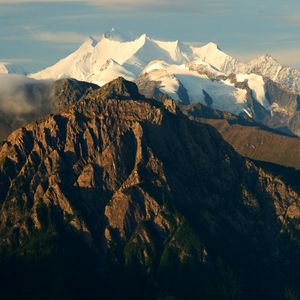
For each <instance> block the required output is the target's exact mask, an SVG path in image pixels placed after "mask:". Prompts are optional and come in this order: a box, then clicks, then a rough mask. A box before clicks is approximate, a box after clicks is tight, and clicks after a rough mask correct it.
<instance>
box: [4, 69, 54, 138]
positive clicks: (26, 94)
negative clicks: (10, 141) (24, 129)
mask: <svg viewBox="0 0 300 300" xmlns="http://www.w3.org/2000/svg"><path fill="white" fill-rule="evenodd" d="M52 84H53V81H39V80H34V79H30V78H28V77H26V76H24V75H12V74H9V75H7V74H5V75H0V138H1V136H2V137H4V136H5V135H7V134H8V133H9V132H10V131H12V130H14V129H16V128H18V127H20V126H22V125H24V124H26V123H28V122H30V121H33V120H35V119H38V118H40V117H42V116H44V115H46V114H48V113H50V112H51V105H50V101H49V93H50V90H51V85H52Z"/></svg>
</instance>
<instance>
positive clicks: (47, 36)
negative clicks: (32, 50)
mask: <svg viewBox="0 0 300 300" xmlns="http://www.w3.org/2000/svg"><path fill="white" fill-rule="evenodd" d="M31 38H32V39H33V40H37V41H43V42H52V43H80V42H82V41H84V40H85V39H86V38H87V36H86V35H84V34H80V33H76V32H51V31H44V32H36V33H33V34H32V35H31Z"/></svg>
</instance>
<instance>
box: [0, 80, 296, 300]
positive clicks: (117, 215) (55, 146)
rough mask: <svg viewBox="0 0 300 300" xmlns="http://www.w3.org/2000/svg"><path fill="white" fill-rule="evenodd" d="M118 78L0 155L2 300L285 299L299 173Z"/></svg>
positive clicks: (292, 286) (26, 132)
mask: <svg viewBox="0 0 300 300" xmlns="http://www.w3.org/2000/svg"><path fill="white" fill-rule="evenodd" d="M287 170H288V169H286V168H281V167H278V166H275V165H273V164H268V163H257V162H254V161H251V160H249V159H246V158H243V157H242V156H240V155H238V154H237V153H236V152H235V151H234V149H233V148H232V147H231V146H230V145H229V144H227V143H226V142H225V141H224V140H223V139H222V137H221V135H220V134H219V133H218V132H217V131H216V130H215V129H214V128H213V127H212V126H210V125H206V124H203V123H201V122H198V121H196V120H191V119H190V118H188V117H187V116H186V114H183V113H182V112H181V110H180V109H179V108H178V107H177V106H176V103H175V102H174V101H173V100H172V99H170V98H167V97H166V98H165V99H164V100H163V101H157V100H154V99H148V98H146V97H145V96H143V95H141V94H140V93H139V91H138V87H137V86H136V84H135V83H133V82H128V81H126V80H125V79H123V78H118V79H116V80H114V81H112V82H110V83H108V84H107V85H104V86H103V87H101V88H100V89H95V90H90V91H89V92H88V93H87V94H85V95H84V96H83V97H81V98H80V99H79V100H77V101H75V102H74V103H69V104H68V105H66V106H64V107H62V109H59V111H58V112H57V113H54V114H50V115H46V116H45V117H43V118H41V119H39V120H37V121H35V122H32V123H30V124H27V125H26V126H24V127H22V128H20V129H18V130H16V131H14V132H13V133H12V134H11V135H10V136H9V137H8V138H7V139H6V140H5V141H3V142H2V143H1V144H0V214H1V218H0V236H1V243H0V283H1V294H2V296H3V297H4V298H5V299H41V298H43V299H82V297H87V298H89V299H98V298H104V299H107V298H109V299H141V298H142V299H200V298H204V299H249V300H250V299H271V298H272V299H296V298H293V297H297V295H299V292H300V291H299V285H298V276H299V259H298V253H299V247H300V246H299V227H298V224H299V217H300V207H299V199H300V194H299V192H300V191H299V185H298V184H297V183H298V180H299V172H297V171H295V170H288V172H287Z"/></svg>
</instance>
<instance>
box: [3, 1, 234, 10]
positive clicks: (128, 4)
mask: <svg viewBox="0 0 300 300" xmlns="http://www.w3.org/2000/svg"><path fill="white" fill-rule="evenodd" d="M232 1H235V0H229V1H228V3H229V2H232ZM62 2H81V3H84V4H89V5H99V6H103V7H107V8H129V9H130V8H138V7H168V8H169V9H170V10H172V8H173V7H174V6H181V7H186V6H187V5H199V4H203V3H206V4H209V5H214V6H218V5H223V1H221V0H187V1H185V2H184V3H183V2H182V0H0V4H12V5H13V4H22V3H62Z"/></svg>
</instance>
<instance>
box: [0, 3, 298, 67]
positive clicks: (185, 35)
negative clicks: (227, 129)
mask: <svg viewBox="0 0 300 300" xmlns="http://www.w3.org/2000/svg"><path fill="white" fill-rule="evenodd" d="M111 27H116V28H118V29H120V30H122V31H130V32H132V33H133V34H135V35H138V34H142V33H147V34H148V35H150V36H151V37H154V38H159V39H163V40H173V39H174V40H176V39H179V40H181V41H184V42H197V43H206V42H209V41H213V42H216V43H217V44H219V46H220V48H221V49H222V50H223V51H225V52H227V53H229V54H232V55H234V56H236V57H238V58H240V59H241V60H243V61H247V60H249V59H250V58H252V57H255V56H256V55H259V54H262V53H270V54H272V55H273V56H274V57H276V58H277V59H278V60H279V61H280V62H281V63H284V64H287V65H292V66H295V67H299V68H300V1H299V0H264V1H261V0H251V1H250V0H249V1H248V0H247V1H246V0H223V1H221V0H76V1H71V0H62V1H59V0H48V1H45V0H31V1H29V0H0V61H9V62H13V63H17V64H20V65H22V66H24V68H25V69H26V70H28V71H30V72H33V71H37V70H39V69H41V68H43V67H45V66H48V65H51V64H53V63H55V62H56V61H57V60H58V59H60V58H62V57H64V56H66V55H67V54H69V53H70V52H72V51H73V50H75V49H76V48H77V47H78V46H79V45H80V44H81V42H82V41H83V40H84V39H85V37H87V36H89V35H92V36H94V37H98V36H100V34H101V33H103V32H105V31H107V30H109V29H110V28H111Z"/></svg>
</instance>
